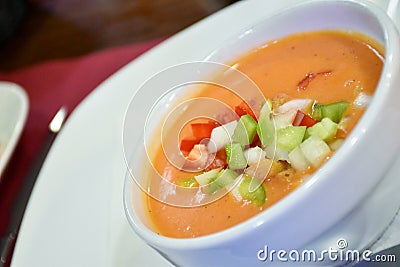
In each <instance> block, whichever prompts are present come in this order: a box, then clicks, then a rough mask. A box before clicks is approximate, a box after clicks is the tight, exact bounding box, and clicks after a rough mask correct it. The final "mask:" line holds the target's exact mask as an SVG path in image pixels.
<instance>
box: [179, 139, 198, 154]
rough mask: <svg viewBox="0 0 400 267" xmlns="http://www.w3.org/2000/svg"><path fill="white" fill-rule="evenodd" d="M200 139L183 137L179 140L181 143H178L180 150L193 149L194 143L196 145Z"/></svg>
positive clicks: (187, 150)
mask: <svg viewBox="0 0 400 267" xmlns="http://www.w3.org/2000/svg"><path fill="white" fill-rule="evenodd" d="M201 140H202V139H197V138H196V139H195V138H192V139H183V140H181V145H180V147H179V148H180V150H181V151H183V152H189V151H190V150H192V149H193V147H194V145H197V144H198V143H200V142H201Z"/></svg>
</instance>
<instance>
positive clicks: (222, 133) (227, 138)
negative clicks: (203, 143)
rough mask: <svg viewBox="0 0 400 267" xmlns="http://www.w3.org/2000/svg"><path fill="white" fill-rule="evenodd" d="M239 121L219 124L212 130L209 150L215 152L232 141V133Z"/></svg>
mask: <svg viewBox="0 0 400 267" xmlns="http://www.w3.org/2000/svg"><path fill="white" fill-rule="evenodd" d="M236 125H237V121H231V122H229V123H227V124H224V125H221V126H218V127H216V128H214V129H213V130H212V131H211V137H210V142H209V143H208V145H207V149H208V152H210V153H215V152H217V151H218V150H220V149H222V148H224V147H225V146H226V145H227V144H229V143H230V142H232V135H233V132H234V131H235V128H236Z"/></svg>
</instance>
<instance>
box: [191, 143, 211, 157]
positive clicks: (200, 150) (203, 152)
mask: <svg viewBox="0 0 400 267" xmlns="http://www.w3.org/2000/svg"><path fill="white" fill-rule="evenodd" d="M201 158H205V159H206V160H207V158H208V152H207V149H206V146H205V145H203V144H196V145H194V147H193V148H192V150H190V153H189V155H188V156H187V159H188V160H191V161H195V160H199V159H201Z"/></svg>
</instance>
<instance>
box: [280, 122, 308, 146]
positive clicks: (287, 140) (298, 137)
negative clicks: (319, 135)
mask: <svg viewBox="0 0 400 267" xmlns="http://www.w3.org/2000/svg"><path fill="white" fill-rule="evenodd" d="M306 128H307V127H306V126H287V127H285V128H282V129H279V130H278V132H277V142H276V145H277V147H278V148H281V149H285V150H288V151H291V150H292V149H294V148H295V147H296V146H298V145H300V144H301V142H302V141H303V138H304V134H305V132H306Z"/></svg>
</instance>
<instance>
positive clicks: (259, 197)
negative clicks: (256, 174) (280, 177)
mask: <svg viewBox="0 0 400 267" xmlns="http://www.w3.org/2000/svg"><path fill="white" fill-rule="evenodd" d="M252 179H253V178H252V177H250V176H247V175H243V180H242V182H241V183H240V184H239V193H240V195H241V196H242V198H244V199H246V200H248V201H251V202H252V203H254V204H256V205H257V206H262V205H263V204H264V203H265V200H266V198H267V194H266V192H265V188H264V185H263V184H260V185H259V186H258V187H257V188H256V189H255V190H253V191H251V190H250V186H251V180H252Z"/></svg>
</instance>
